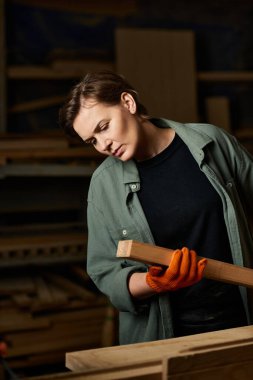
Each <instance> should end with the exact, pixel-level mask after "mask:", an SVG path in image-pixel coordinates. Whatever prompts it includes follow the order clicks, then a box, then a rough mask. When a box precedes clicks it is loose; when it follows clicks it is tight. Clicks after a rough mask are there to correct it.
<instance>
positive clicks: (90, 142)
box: [85, 139, 97, 145]
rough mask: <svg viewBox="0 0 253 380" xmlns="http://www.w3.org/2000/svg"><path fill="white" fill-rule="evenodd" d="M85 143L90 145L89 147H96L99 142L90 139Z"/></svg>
mask: <svg viewBox="0 0 253 380" xmlns="http://www.w3.org/2000/svg"><path fill="white" fill-rule="evenodd" d="M85 143H86V144H88V145H90V144H91V145H96V143H97V141H96V139H90V140H86V141H85Z"/></svg>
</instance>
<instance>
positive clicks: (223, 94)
mask: <svg viewBox="0 0 253 380" xmlns="http://www.w3.org/2000/svg"><path fill="white" fill-rule="evenodd" d="M104 69H109V70H114V71H116V72H118V73H120V74H123V75H124V76H126V77H127V78H128V79H129V81H130V82H131V83H132V84H133V85H134V86H135V87H136V88H138V89H139V91H140V96H141V98H142V100H143V103H144V104H146V106H147V108H148V110H149V113H150V115H153V116H163V117H167V118H168V119H171V120H176V121H181V122H196V121H199V122H207V123H213V124H216V125H217V126H219V127H221V128H224V129H226V130H227V131H229V132H230V133H232V134H233V135H235V136H236V137H237V138H238V139H239V140H240V142H241V143H242V144H243V145H244V146H245V147H246V148H247V149H248V150H249V151H251V152H252V153H253V2H252V1H250V0H230V1H228V0H219V1H218V0H213V1H203V0H192V1H188V0H156V1H152V0H124V1H118V0H106V1H104V0H94V1H91V0H73V1H67V0H5V1H4V0H0V273H1V274H0V340H2V341H4V342H6V344H7V355H6V357H5V359H4V364H5V365H6V366H8V368H7V369H4V366H3V363H2V365H0V377H1V376H2V378H3V379H5V378H7V376H10V371H13V373H15V374H16V375H17V376H18V377H20V378H22V377H31V376H33V377H34V376H39V375H43V374H49V373H57V372H63V371H66V368H65V363H64V362H65V353H66V352H69V351H74V350H83V349H87V348H94V347H104V346H110V345H114V344H117V338H116V336H117V313H116V311H115V310H114V309H113V307H112V306H111V305H110V304H108V301H107V300H106V299H105V298H104V297H103V296H102V295H101V294H99V292H98V291H97V289H95V287H94V285H93V284H92V283H91V281H90V280H89V278H88V276H87V275H86V273H85V261H86V241H87V226H86V197H87V190H88V186H89V181H90V176H91V174H92V172H93V171H94V169H95V168H96V167H97V165H98V164H99V163H100V162H101V160H102V159H103V157H101V156H100V155H99V154H98V153H96V152H95V151H93V149H91V148H88V147H86V146H83V145H82V144H81V143H80V141H79V140H77V139H76V140H75V139H74V138H69V137H66V136H65V135H64V133H63V132H62V131H61V130H60V128H59V125H58V111H59V108H60V106H61V104H62V103H63V101H64V99H65V97H66V95H67V94H68V92H69V90H70V88H71V87H72V86H73V85H74V84H76V83H77V82H78V81H79V79H80V78H81V77H82V76H83V75H84V74H85V73H87V72H88V71H94V70H104ZM8 373H9V375H8Z"/></svg>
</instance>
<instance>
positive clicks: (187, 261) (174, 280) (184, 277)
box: [146, 247, 207, 293]
mask: <svg viewBox="0 0 253 380" xmlns="http://www.w3.org/2000/svg"><path fill="white" fill-rule="evenodd" d="M206 264H207V259H201V260H199V261H197V254H196V252H195V251H193V250H189V249H188V248H186V247H184V248H182V250H180V249H177V250H175V251H174V252H173V255H172V259H171V262H170V265H169V267H168V268H165V269H164V268H162V267H161V266H151V267H150V268H149V271H148V273H147V276H146V282H147V284H148V285H149V286H150V287H151V288H152V289H153V290H155V291H156V292H157V293H161V292H167V291H174V290H177V289H180V288H185V287H187V286H190V285H193V284H195V283H196V282H198V281H200V280H201V279H202V277H203V271H204V269H205V267H206Z"/></svg>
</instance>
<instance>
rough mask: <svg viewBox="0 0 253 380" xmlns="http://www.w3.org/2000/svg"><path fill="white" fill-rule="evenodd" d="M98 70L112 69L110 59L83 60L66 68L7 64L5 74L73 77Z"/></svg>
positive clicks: (22, 77)
mask: <svg viewBox="0 0 253 380" xmlns="http://www.w3.org/2000/svg"><path fill="white" fill-rule="evenodd" d="M94 70H97V71H100V70H103V71H104V70H110V71H114V64H113V63H112V62H110V61H108V62H103V61H100V60H96V61H92V60H91V61H85V62H83V66H82V67H77V68H76V67H73V69H70V68H69V67H68V68H67V70H63V69H62V70H58V69H56V68H54V67H50V66H9V67H8V69H7V76H8V78H9V79H15V80H17V79H19V80H26V79H55V80H61V79H73V78H78V79H80V77H82V76H84V75H85V74H86V73H87V72H89V71H94Z"/></svg>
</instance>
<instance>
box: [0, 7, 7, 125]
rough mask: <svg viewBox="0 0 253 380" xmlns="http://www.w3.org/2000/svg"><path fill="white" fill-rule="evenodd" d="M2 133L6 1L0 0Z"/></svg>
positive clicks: (3, 122) (3, 119) (3, 121)
mask: <svg viewBox="0 0 253 380" xmlns="http://www.w3.org/2000/svg"><path fill="white" fill-rule="evenodd" d="M0 52H1V54H0V132H4V131H5V130H6V67H5V65H6V48H5V1H4V0H0Z"/></svg>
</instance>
